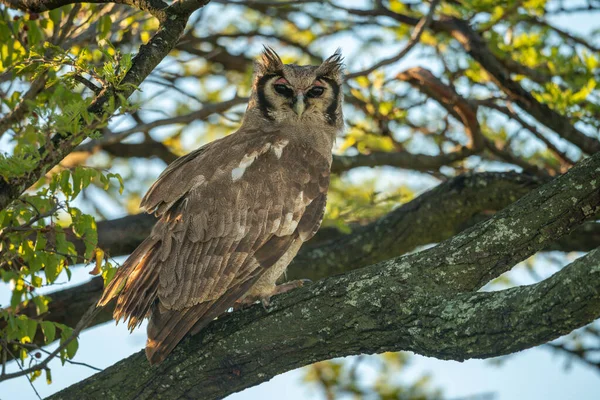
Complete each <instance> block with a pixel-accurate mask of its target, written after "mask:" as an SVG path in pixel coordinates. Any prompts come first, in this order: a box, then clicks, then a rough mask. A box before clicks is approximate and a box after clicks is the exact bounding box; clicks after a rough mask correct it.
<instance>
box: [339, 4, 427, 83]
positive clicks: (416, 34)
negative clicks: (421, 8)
mask: <svg viewBox="0 0 600 400" xmlns="http://www.w3.org/2000/svg"><path fill="white" fill-rule="evenodd" d="M438 3H439V0H433V1H432V2H431V4H430V6H429V12H428V13H427V15H426V16H424V17H423V18H421V20H419V23H418V24H417V25H416V26H415V28H414V30H413V32H412V34H411V36H410V39H409V41H408V43H406V45H405V46H404V48H403V49H402V50H401V51H400V52H399V53H398V54H396V55H395V56H394V57H391V58H387V59H385V60H381V61H380V62H378V63H376V64H374V65H372V66H371V67H369V68H367V69H365V70H362V71H357V72H354V73H351V74H347V75H346V76H345V77H344V79H346V80H349V79H354V78H357V77H359V76H365V75H369V74H370V73H371V72H373V71H375V70H377V69H379V68H381V67H384V66H386V65H390V64H393V63H396V62H398V61H400V60H401V59H402V58H403V57H404V56H405V55H406V54H408V52H409V51H411V50H412V48H413V47H415V45H416V44H417V43H419V40H421V35H422V34H423V32H425V30H426V29H427V28H428V27H429V25H430V24H431V21H432V20H433V14H434V13H435V9H436V7H437V5H438Z"/></svg>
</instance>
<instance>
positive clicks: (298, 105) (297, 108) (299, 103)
mask: <svg viewBox="0 0 600 400" xmlns="http://www.w3.org/2000/svg"><path fill="white" fill-rule="evenodd" d="M292 110H294V112H295V113H296V115H298V116H299V117H301V116H302V113H303V112H304V94H303V93H299V94H298V95H297V96H296V98H294V104H293V105H292Z"/></svg>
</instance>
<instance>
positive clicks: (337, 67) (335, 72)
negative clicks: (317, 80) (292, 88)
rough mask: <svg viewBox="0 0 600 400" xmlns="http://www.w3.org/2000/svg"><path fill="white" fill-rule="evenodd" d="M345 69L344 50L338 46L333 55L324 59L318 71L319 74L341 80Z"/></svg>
mask: <svg viewBox="0 0 600 400" xmlns="http://www.w3.org/2000/svg"><path fill="white" fill-rule="evenodd" d="M343 69H344V57H342V50H341V49H340V48H338V49H337V50H336V51H335V53H333V55H332V56H330V57H329V58H327V59H326V60H325V61H323V64H321V65H320V66H319V68H317V72H316V73H317V76H324V77H327V78H333V79H338V80H341V78H342V73H343Z"/></svg>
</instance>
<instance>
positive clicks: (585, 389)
mask: <svg viewBox="0 0 600 400" xmlns="http://www.w3.org/2000/svg"><path fill="white" fill-rule="evenodd" d="M565 3H571V2H565ZM573 3H577V1H574V2H573ZM553 22H554V23H555V24H557V25H559V26H561V27H562V28H563V29H565V30H568V31H570V32H573V33H577V34H579V35H581V36H584V37H585V36H586V35H587V34H588V33H589V32H591V31H592V30H594V29H597V28H598V27H600V24H599V23H598V21H597V15H592V14H588V13H579V14H571V15H568V16H563V17H560V18H554V19H553ZM328 47H331V52H333V50H335V48H337V47H341V48H342V49H343V50H346V51H347V52H348V53H351V52H352V51H351V50H352V48H353V43H352V41H351V38H346V39H342V40H341V42H337V43H328ZM387 51H390V50H389V49H388V50H387ZM385 55H386V54H385V53H384V52H383V51H382V52H381V54H377V56H378V57H384V56H385ZM370 62H372V60H370V59H369V58H366V61H365V65H368V64H370ZM420 63H422V60H419V59H416V58H415V57H408V58H407V59H406V60H405V61H403V63H402V65H401V66H402V68H406V67H410V66H414V65H416V64H420ZM375 173H381V170H380V171H378V172H373V171H363V172H361V174H362V176H363V177H364V176H365V175H370V174H375ZM396 174H397V172H385V173H384V174H383V177H384V179H383V180H382V182H383V183H382V184H381V185H383V186H385V185H386V184H389V185H391V184H392V182H394V181H395V180H396V178H397V175H396ZM381 176H382V175H380V177H381ZM386 177H387V179H386ZM413 178H414V176H413ZM432 183H433V181H432V182H422V187H423V189H424V188H425V187H428V186H430V185H431V184H432ZM543 262H544V259H543V258H542V259H541V260H540V261H538V266H539V267H543ZM540 269H543V268H540ZM73 271H74V273H73V280H72V281H71V282H70V283H69V285H70V284H78V283H81V282H84V281H86V280H87V279H89V275H88V274H87V271H84V270H83V269H74V270H73ZM511 276H512V277H513V278H514V279H515V280H516V281H517V282H520V283H522V284H526V283H528V281H527V279H528V277H527V276H526V274H524V273H523V272H522V270H521V271H519V270H517V271H514V272H512V273H511ZM1 288H2V290H1V291H0V304H6V303H7V302H8V298H9V293H8V289H7V287H6V286H2V287H1ZM145 339H146V334H145V326H143V327H142V328H140V329H138V330H136V331H135V332H134V333H133V334H129V332H128V331H127V329H126V328H125V327H124V326H123V325H120V326H117V327H115V326H114V323H108V324H104V325H102V326H98V327H94V328H92V329H89V330H86V331H85V332H84V333H83V334H82V335H81V338H80V348H79V352H78V356H77V360H80V361H84V362H88V363H90V364H92V365H93V366H95V367H98V368H106V367H108V366H110V365H112V364H114V363H115V362H117V361H119V360H121V359H123V358H124V357H126V356H127V355H129V354H132V353H134V352H137V351H139V350H141V349H142V348H143V347H144V344H145ZM565 361H566V359H565V358H564V357H563V356H560V355H557V354H555V353H552V352H550V351H549V350H544V349H540V348H537V349H531V350H527V351H523V352H520V353H518V354H515V355H511V356H510V357H508V358H507V359H505V360H504V362H502V363H501V364H500V365H499V366H498V365H495V364H496V363H493V362H492V361H490V360H469V361H466V362H463V363H459V362H454V361H440V360H436V359H432V358H426V357H421V356H414V357H413V359H412V362H411V365H410V366H409V367H408V368H407V369H406V370H405V371H404V375H403V376H402V377H401V378H402V379H403V380H405V381H407V382H410V381H411V380H413V379H416V378H418V377H420V376H422V375H423V374H430V375H431V376H432V381H431V384H432V386H433V387H436V388H441V389H442V390H443V392H444V394H445V395H446V397H447V398H450V399H452V398H458V397H464V396H467V395H474V394H480V393H490V392H493V393H495V397H494V398H495V399H496V400H510V399H548V400H563V399H580V400H587V399H589V400H597V399H598V398H599V397H600V395H599V394H598V393H600V374H599V373H598V372H596V371H594V370H591V369H589V368H586V367H583V366H582V365H580V364H579V363H578V362H574V363H573V364H572V365H571V367H570V368H569V369H566V368H565ZM50 366H51V367H52V369H53V379H54V383H53V384H52V385H46V383H45V382H44V380H43V379H40V380H38V381H37V382H36V383H35V386H36V388H37V390H38V391H39V393H40V395H41V396H42V397H45V396H47V395H49V394H51V393H53V392H56V391H58V390H60V389H62V388H64V387H67V386H69V385H71V384H73V383H75V382H78V381H80V380H82V379H84V378H85V377H87V376H90V375H91V374H93V373H94V371H92V370H90V369H88V368H85V367H82V366H76V365H65V366H64V367H61V366H60V361H57V360H55V361H53V362H52V363H51V364H50ZM10 368H11V369H12V370H14V369H15V368H16V367H15V366H14V364H13V365H11V367H10ZM365 373H366V374H367V375H368V371H366V372H365ZM302 375H303V373H302V371H301V370H295V371H290V372H288V373H286V374H283V375H280V376H278V377H276V378H274V379H272V380H271V381H270V382H267V383H264V384H262V385H260V386H258V387H254V388H251V389H248V390H246V391H244V392H242V393H239V394H235V395H232V396H230V397H229V399H231V400H249V399H262V400H271V399H272V400H275V399H281V398H285V399H286V400H301V399H302V400H304V399H313V398H315V396H316V393H317V392H316V391H315V390H314V389H311V388H310V387H309V386H307V385H305V384H302V383H301V378H302ZM15 398H18V399H21V400H27V399H35V398H36V396H35V394H34V393H33V391H32V390H31V388H29V385H28V383H27V381H26V379H25V378H21V379H15V380H11V381H8V382H4V383H2V384H0V399H1V400H7V399H15Z"/></svg>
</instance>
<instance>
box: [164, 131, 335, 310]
mask: <svg viewBox="0 0 600 400" xmlns="http://www.w3.org/2000/svg"><path fill="white" fill-rule="evenodd" d="M267 143H268V142H267ZM288 146H289V147H285V148H284V149H283V151H282V152H281V153H279V152H278V150H276V151H273V150H271V149H272V148H273V146H270V147H269V146H264V145H263V147H268V148H269V150H268V151H266V152H264V153H262V154H260V155H258V156H257V157H256V158H255V159H254V160H253V162H252V163H251V164H249V165H247V166H246V167H245V170H244V171H243V174H242V175H241V176H239V178H238V173H237V172H231V171H234V170H235V169H236V168H239V167H236V168H232V169H231V170H227V169H225V170H224V172H223V173H222V175H221V176H220V177H219V176H216V177H213V179H210V180H209V181H207V182H205V183H204V184H202V185H197V186H196V187H194V188H192V189H191V190H190V191H189V192H188V193H187V194H186V195H185V196H183V197H182V198H181V200H180V203H178V204H177V205H176V206H174V207H173V210H172V211H169V212H168V213H167V214H166V215H165V216H166V217H167V219H169V221H171V223H170V224H165V225H164V227H163V229H162V231H161V232H160V233H159V234H160V236H161V241H162V243H161V247H160V249H159V261H160V262H161V263H162V266H161V268H160V276H159V283H160V284H159V289H158V297H159V299H160V301H161V303H162V304H163V306H164V307H166V308H168V309H182V308H186V307H190V306H192V305H195V304H198V303H202V302H205V301H213V300H216V299H218V298H220V297H221V296H223V295H224V294H225V293H226V292H227V291H228V290H229V289H230V288H232V287H234V286H238V285H242V284H244V283H245V282H247V281H249V280H253V279H255V278H256V277H257V276H258V275H260V274H262V272H264V270H266V269H268V268H269V267H271V266H272V265H273V264H274V263H275V262H276V261H277V260H279V259H280V258H281V257H282V256H283V254H285V253H286V251H287V250H288V248H289V247H290V245H291V244H292V242H293V241H294V240H296V239H297V238H300V239H301V240H302V241H306V240H308V239H310V238H311V237H312V236H313V235H314V233H315V232H316V231H317V230H318V228H319V225H320V222H321V219H322V217H323V212H324V207H325V202H326V192H327V185H328V182H329V163H328V161H327V160H326V159H325V158H324V157H322V156H321V155H320V154H318V153H317V152H315V151H314V150H312V149H310V148H309V147H308V146H298V145H291V144H290V145H288ZM247 154H248V153H246V155H247ZM246 155H244V156H243V157H242V159H244V157H246ZM308 160H310V161H308ZM234 167H235V166H234ZM232 176H233V178H232ZM234 178H237V179H234ZM157 233H158V232H157ZM234 300H235V299H234Z"/></svg>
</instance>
